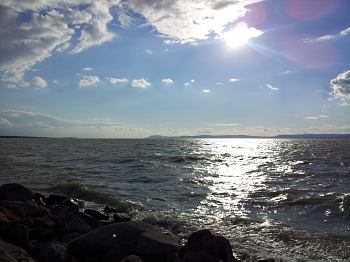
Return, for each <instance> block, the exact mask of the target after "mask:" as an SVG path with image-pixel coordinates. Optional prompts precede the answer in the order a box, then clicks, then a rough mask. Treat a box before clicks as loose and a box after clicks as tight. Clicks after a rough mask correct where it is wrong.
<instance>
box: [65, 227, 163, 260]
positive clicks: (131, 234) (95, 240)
mask: <svg viewBox="0 0 350 262" xmlns="http://www.w3.org/2000/svg"><path fill="white" fill-rule="evenodd" d="M157 230H158V229H156V228H155V227H153V226H151V225H149V224H146V223H142V222H136V221H130V222H122V223H116V224H110V225H107V226H102V227H99V228H97V229H95V230H94V231H92V232H90V233H87V234H85V235H82V236H81V237H79V238H77V239H74V240H73V241H71V242H70V243H69V250H70V252H71V253H72V254H73V255H75V256H77V257H79V256H80V257H84V256H100V255H102V254H106V253H107V252H108V251H110V250H112V249H119V250H122V251H123V252H124V254H125V255H124V257H125V256H127V255H129V254H132V253H133V251H135V249H136V246H137V241H138V238H139V237H140V236H141V234H142V233H144V232H149V231H157Z"/></svg>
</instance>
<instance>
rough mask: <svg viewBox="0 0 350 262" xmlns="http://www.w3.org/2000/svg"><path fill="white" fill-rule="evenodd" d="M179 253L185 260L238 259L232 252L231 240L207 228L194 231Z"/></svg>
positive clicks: (225, 261) (191, 261)
mask: <svg viewBox="0 0 350 262" xmlns="http://www.w3.org/2000/svg"><path fill="white" fill-rule="evenodd" d="M179 254H180V257H181V258H182V260H183V261H184V262H197V261H198V262H200V261H208V262H211V261H213V262H214V261H223V262H233V261H238V260H237V259H236V258H235V257H234V256H233V254H232V246H231V244H230V241H229V240H228V239H226V238H225V237H223V236H215V235H213V234H212V233H211V232H210V231H209V230H207V229H205V230H200V231H197V232H194V233H192V234H191V235H190V237H189V238H188V241H187V243H186V245H185V246H184V247H183V248H182V249H181V251H180V253H179Z"/></svg>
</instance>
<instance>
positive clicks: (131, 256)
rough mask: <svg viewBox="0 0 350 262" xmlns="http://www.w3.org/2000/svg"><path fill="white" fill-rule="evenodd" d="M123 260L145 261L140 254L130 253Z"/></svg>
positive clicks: (130, 261)
mask: <svg viewBox="0 0 350 262" xmlns="http://www.w3.org/2000/svg"><path fill="white" fill-rule="evenodd" d="M121 262H143V261H142V259H141V258H140V257H139V256H136V255H130V256H127V257H125V258H123V259H122V260H121Z"/></svg>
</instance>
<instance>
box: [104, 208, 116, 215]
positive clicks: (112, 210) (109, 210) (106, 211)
mask: <svg viewBox="0 0 350 262" xmlns="http://www.w3.org/2000/svg"><path fill="white" fill-rule="evenodd" d="M103 212H105V213H106V214H108V213H116V212H118V209H116V208H114V207H109V206H106V207H105V208H104V210H103Z"/></svg>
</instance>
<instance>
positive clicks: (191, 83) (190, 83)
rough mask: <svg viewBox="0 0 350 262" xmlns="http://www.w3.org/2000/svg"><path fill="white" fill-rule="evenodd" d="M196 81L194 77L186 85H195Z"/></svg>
mask: <svg viewBox="0 0 350 262" xmlns="http://www.w3.org/2000/svg"><path fill="white" fill-rule="evenodd" d="M195 82H196V81H195V80H194V79H192V80H190V81H188V82H186V83H185V84H184V85H185V86H191V85H193V84H194V83H195Z"/></svg>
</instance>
